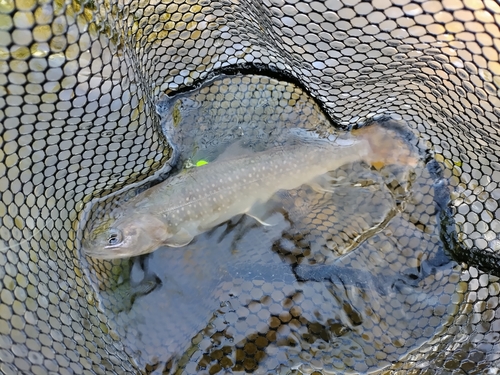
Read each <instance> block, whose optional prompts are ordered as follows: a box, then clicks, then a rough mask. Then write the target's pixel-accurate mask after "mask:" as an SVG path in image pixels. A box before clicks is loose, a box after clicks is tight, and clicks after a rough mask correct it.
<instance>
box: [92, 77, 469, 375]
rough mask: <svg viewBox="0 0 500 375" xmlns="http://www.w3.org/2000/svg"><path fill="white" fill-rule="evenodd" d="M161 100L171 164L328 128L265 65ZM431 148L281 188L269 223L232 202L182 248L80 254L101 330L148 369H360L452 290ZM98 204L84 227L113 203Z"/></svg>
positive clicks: (402, 352) (413, 338)
mask: <svg viewBox="0 0 500 375" xmlns="http://www.w3.org/2000/svg"><path fill="white" fill-rule="evenodd" d="M234 103H237V104H234ZM167 104H168V108H167V109H166V111H167V112H166V113H170V114H171V115H170V116H167V117H165V118H164V120H166V121H163V122H162V129H163V130H164V131H167V132H169V133H168V134H169V137H168V138H169V140H170V141H171V142H176V145H177V147H176V148H175V150H176V152H177V153H176V154H175V155H174V157H173V159H172V160H173V161H175V162H176V163H179V165H186V163H191V164H192V163H196V161H197V160H200V159H207V158H208V159H210V158H214V157H216V155H217V154H218V153H220V152H221V150H223V148H224V146H225V145H227V144H228V143H230V142H231V141H233V140H234V139H236V138H239V137H243V136H244V137H245V138H247V139H252V140H253V141H254V145H255V148H256V149H258V148H259V147H266V142H268V141H269V140H272V139H274V137H278V136H279V134H280V132H282V131H283V129H286V128H293V127H297V126H301V127H304V128H310V129H314V130H315V131H316V132H317V133H318V134H320V135H322V136H325V135H328V134H335V133H336V132H335V131H333V130H332V128H331V126H330V124H329V122H328V120H327V119H326V118H325V117H324V116H323V115H322V113H321V111H320V110H319V108H317V106H316V105H315V104H314V102H313V101H312V100H311V99H310V98H309V97H308V96H307V95H306V94H305V93H303V92H301V90H300V89H298V88H297V87H295V86H293V85H291V84H286V83H283V82H275V81H272V80H269V79H267V78H265V77H258V76H255V77H244V78H241V77H224V78H222V79H219V80H215V81H214V82H211V83H208V84H206V85H204V86H202V87H201V88H199V89H197V90H195V91H193V92H188V93H184V94H182V95H180V96H179V97H177V98H174V99H171V100H170V101H169V102H167ZM164 109H165V108H164ZM169 111H170V112H169ZM381 122H384V121H381ZM384 123H385V124H386V126H391V124H392V123H393V121H392V120H388V121H385V122H384ZM402 136H403V138H404V139H405V140H406V141H407V142H408V143H411V144H412V145H413V147H421V145H419V144H418V143H417V142H416V140H415V138H414V137H413V138H412V137H410V136H408V134H406V133H404V132H403V134H402ZM421 151H422V155H424V154H425V150H421ZM429 160H431V161H430V162H428V163H427V164H424V163H423V162H422V163H420V164H419V165H418V166H417V167H416V168H411V170H410V169H409V168H408V167H405V166H395V165H385V166H380V167H379V168H370V167H369V166H368V165H365V164H363V163H354V164H349V165H346V166H344V167H343V168H340V169H338V170H336V171H334V172H331V173H330V174H331V177H332V180H333V181H336V184H335V190H334V192H333V193H318V192H316V191H314V190H313V189H311V188H309V187H307V186H303V187H301V188H299V189H296V190H291V191H287V192H280V193H279V194H277V195H276V196H275V197H274V198H273V200H274V203H275V204H276V207H279V210H278V211H279V219H280V220H279V223H278V224H277V225H275V226H272V227H266V226H262V225H260V224H259V223H258V222H256V221H255V220H254V219H252V218H249V217H246V216H241V215H239V216H236V217H234V218H233V219H232V220H230V221H229V222H226V223H224V224H222V225H219V226H218V227H216V228H214V229H212V230H211V231H209V232H206V233H203V234H201V235H200V236H198V237H196V238H195V240H194V241H193V242H192V243H190V244H189V245H188V246H186V247H182V248H162V249H159V250H157V251H155V252H153V253H151V254H148V255H146V256H141V257H137V258H132V259H130V260H128V259H126V260H115V261H98V260H92V259H89V258H87V259H84V261H85V262H89V263H88V264H89V268H88V272H89V277H90V279H91V280H93V283H94V285H95V286H96V289H98V291H99V295H100V298H101V299H100V306H101V308H102V309H103V311H104V313H105V315H106V316H107V317H108V321H109V323H110V326H111V327H114V331H115V332H113V333H114V334H116V335H117V337H119V338H121V340H122V342H123V344H124V347H125V351H126V353H127V354H128V355H130V356H131V357H132V358H133V359H134V360H135V362H136V363H137V365H138V367H139V368H147V369H148V371H150V372H153V373H161V370H162V369H164V368H166V369H168V372H172V373H176V372H182V373H204V372H207V373H208V372H210V373H217V372H234V373H237V372H254V373H267V371H270V372H279V371H285V370H286V369H291V368H295V369H298V370H300V371H303V372H311V371H313V370H320V371H322V372H324V373H336V372H339V371H340V372H343V373H365V372H372V371H376V370H380V369H383V368H386V367H387V366H389V365H390V364H391V363H394V362H397V361H399V360H401V359H403V358H404V357H405V356H406V355H409V354H410V353H411V352H412V350H415V349H417V348H419V347H420V346H421V345H422V344H424V343H426V342H429V341H430V340H431V339H432V338H433V336H434V335H435V334H436V333H438V332H439V331H440V330H441V329H442V328H443V327H444V326H445V325H446V323H448V322H450V321H451V320H452V319H453V316H454V315H455V314H456V313H457V311H458V303H459V302H460V301H461V299H462V298H463V290H462V289H463V285H461V283H460V269H459V268H458V267H457V266H456V264H455V263H454V262H452V261H450V260H449V258H448V257H447V256H446V254H445V253H444V250H443V244H442V243H441V237H440V215H441V214H442V207H443V204H445V203H446V202H443V199H444V200H446V199H447V198H446V197H447V196H448V193H447V184H446V183H445V181H444V180H443V179H442V178H441V176H440V173H439V166H437V163H436V162H434V161H432V159H429ZM443 197H444V198H443ZM103 202H104V203H106V201H103ZM104 203H102V204H104ZM118 206H119V204H118ZM96 207H97V208H101V209H100V210H95V211H94V215H93V216H92V215H91V216H90V217H91V220H90V221H89V224H88V225H92V224H93V221H92V220H96V217H97V218H98V215H99V213H100V212H106V214H107V215H110V216H112V215H113V211H112V210H111V211H106V210H103V209H102V207H103V206H101V207H99V204H97V205H96ZM96 221H98V220H96Z"/></svg>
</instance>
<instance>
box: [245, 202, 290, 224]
mask: <svg viewBox="0 0 500 375" xmlns="http://www.w3.org/2000/svg"><path fill="white" fill-rule="evenodd" d="M270 208H271V209H270ZM245 214H246V215H248V216H250V217H253V218H254V219H255V220H257V221H258V222H259V223H261V224H262V225H265V226H274V225H276V224H278V223H279V220H280V218H281V215H280V214H279V213H278V212H273V210H272V207H270V205H268V204H265V203H262V202H257V203H255V204H254V205H253V206H252V207H250V209H249V210H248V211H247V212H245Z"/></svg>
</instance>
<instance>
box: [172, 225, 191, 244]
mask: <svg viewBox="0 0 500 375" xmlns="http://www.w3.org/2000/svg"><path fill="white" fill-rule="evenodd" d="M193 238H194V236H193V235H192V234H191V233H189V231H188V230H187V229H184V228H181V229H180V230H179V231H178V232H177V233H176V234H174V235H173V236H172V237H170V238H168V239H167V240H166V241H165V245H167V246H170V247H183V246H186V245H187V244H189V243H190V242H191V241H192V240H193Z"/></svg>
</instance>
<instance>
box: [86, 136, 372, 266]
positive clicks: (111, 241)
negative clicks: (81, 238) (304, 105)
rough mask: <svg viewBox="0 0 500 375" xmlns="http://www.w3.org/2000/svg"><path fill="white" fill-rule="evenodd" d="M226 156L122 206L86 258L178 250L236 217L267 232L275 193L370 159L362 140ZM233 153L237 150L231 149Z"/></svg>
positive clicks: (298, 143)
mask: <svg viewBox="0 0 500 375" xmlns="http://www.w3.org/2000/svg"><path fill="white" fill-rule="evenodd" d="M230 148H233V150H232V151H231V152H227V153H224V154H223V155H222V156H221V157H219V158H218V159H216V160H215V161H213V162H210V163H208V164H206V165H203V166H201V167H197V168H191V169H187V170H184V171H182V172H180V173H179V174H176V175H174V176H172V177H170V178H168V179H166V180H165V181H163V182H162V183H160V184H158V185H156V186H153V187H152V188H150V189H148V190H146V191H144V192H143V193H141V194H139V195H137V196H136V197H134V198H132V199H131V200H130V201H128V202H127V203H126V204H125V206H124V207H123V208H122V210H123V211H121V213H120V215H119V216H118V218H117V219H116V220H115V222H114V223H111V225H110V228H109V230H108V231H104V232H102V233H101V234H99V235H94V236H92V234H91V236H90V238H89V240H90V241H87V242H86V245H85V244H84V250H85V252H86V253H87V254H89V255H91V256H95V257H99V258H118V257H125V256H134V255H139V254H144V253H148V252H151V251H154V250H156V249H157V248H158V247H159V246H161V245H167V246H173V247H180V246H184V245H186V244H188V243H189V242H191V240H192V239H193V238H194V237H195V236H197V235H198V234H200V233H203V232H205V231H207V230H209V229H211V228H213V227H214V226H216V225H218V224H221V223H223V222H225V221H227V220H229V219H230V218H232V217H233V216H235V215H238V214H245V213H246V214H249V215H250V216H252V217H254V218H256V219H257V220H259V221H260V222H261V223H262V224H266V222H265V219H264V218H262V216H261V214H262V213H263V212H264V211H265V203H266V202H267V201H268V200H269V199H270V198H271V197H272V196H273V194H275V193H276V192H277V191H279V190H283V189H284V190H289V189H294V188H297V187H299V186H301V185H303V184H307V183H309V182H312V181H314V179H315V178H316V177H318V176H321V175H323V174H325V173H326V172H328V171H331V170H334V169H336V168H338V167H340V166H342V165H344V164H347V163H350V162H355V161H359V160H361V159H363V158H364V157H365V156H366V155H368V154H369V153H370V152H371V149H370V144H369V142H367V141H366V140H365V139H363V138H361V137H360V138H355V137H350V138H345V139H340V138H337V139H336V140H334V141H329V140H326V139H321V138H315V137H310V136H308V137H304V138H302V139H301V138H299V137H294V141H293V142H289V144H288V143H287V144H285V145H280V146H276V147H272V148H269V149H267V150H265V151H260V152H248V150H247V151H246V152H243V148H240V151H242V152H236V153H235V152H234V148H235V147H234V146H233V147H230ZM236 148H238V147H236Z"/></svg>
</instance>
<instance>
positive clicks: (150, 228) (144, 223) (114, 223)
mask: <svg viewBox="0 0 500 375" xmlns="http://www.w3.org/2000/svg"><path fill="white" fill-rule="evenodd" d="M166 237H168V234H167V230H166V226H165V224H164V223H163V222H162V221H161V220H159V219H158V218H156V217H154V216H153V215H147V214H146V215H141V216H135V217H126V218H119V219H116V220H107V221H105V222H103V223H101V224H100V225H99V226H97V227H96V228H95V229H93V230H92V231H90V232H89V233H88V234H87V235H86V236H84V238H83V241H82V244H83V251H84V253H85V254H86V255H89V256H91V257H94V258H100V259H116V258H128V257H133V256H138V255H141V254H147V253H151V252H153V251H155V250H156V249H158V248H159V247H160V246H161V245H162V242H163V241H164V240H165V238H166Z"/></svg>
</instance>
